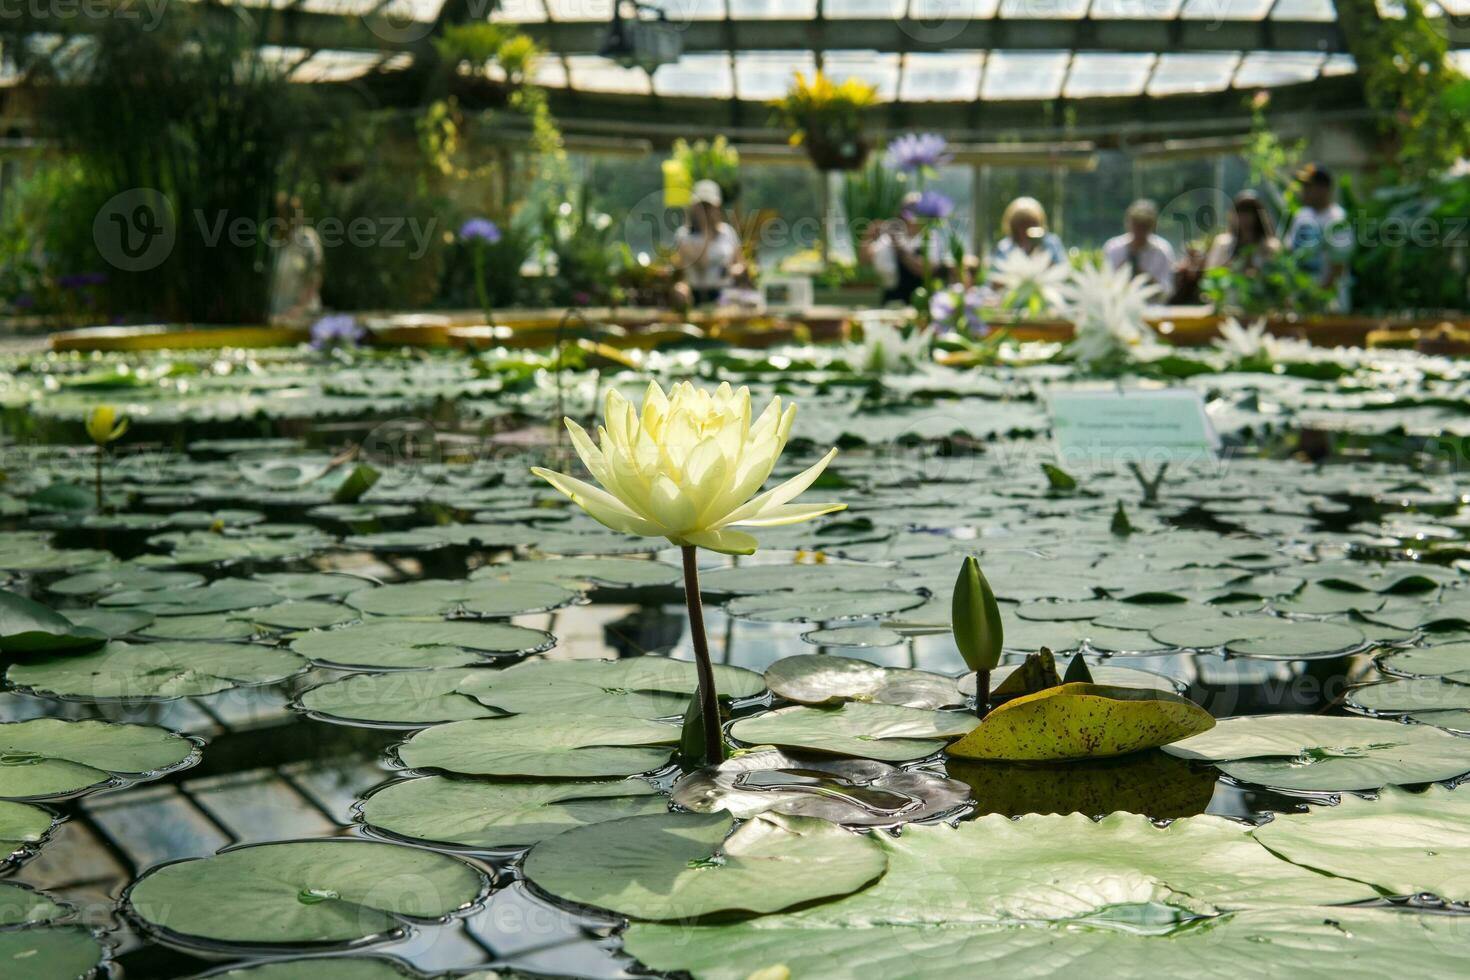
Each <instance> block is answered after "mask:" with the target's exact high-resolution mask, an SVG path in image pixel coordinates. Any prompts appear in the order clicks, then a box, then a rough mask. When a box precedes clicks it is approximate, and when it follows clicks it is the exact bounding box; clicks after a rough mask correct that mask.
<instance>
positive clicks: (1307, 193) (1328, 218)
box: [1284, 163, 1353, 313]
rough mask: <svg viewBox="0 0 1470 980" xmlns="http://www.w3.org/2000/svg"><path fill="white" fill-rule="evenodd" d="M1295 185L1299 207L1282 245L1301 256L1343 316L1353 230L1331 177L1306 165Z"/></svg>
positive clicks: (1348, 287)
mask: <svg viewBox="0 0 1470 980" xmlns="http://www.w3.org/2000/svg"><path fill="white" fill-rule="evenodd" d="M1296 182H1297V185H1298V188H1299V191H1298V193H1299V194H1300V196H1301V202H1302V206H1301V207H1300V208H1298V209H1297V211H1296V214H1294V215H1292V216H1291V221H1290V222H1289V223H1288V224H1287V226H1286V238H1285V241H1284V244H1285V246H1286V248H1287V249H1289V250H1290V251H1292V252H1297V253H1300V254H1301V255H1302V258H1303V261H1302V268H1303V269H1305V270H1306V271H1307V272H1308V273H1310V274H1311V275H1312V277H1313V278H1314V279H1315V280H1316V281H1317V285H1319V286H1321V287H1322V288H1323V289H1327V290H1330V291H1331V292H1332V293H1333V297H1334V298H1333V301H1332V310H1333V311H1334V312H1336V313H1346V312H1347V310H1348V305H1349V302H1350V300H1349V298H1348V297H1349V292H1350V291H1351V289H1352V283H1351V274H1350V273H1349V272H1348V266H1347V263H1348V259H1349V257H1350V256H1351V255H1352V250H1353V229H1352V226H1351V225H1349V224H1348V217H1347V212H1346V211H1344V210H1343V208H1342V205H1341V204H1338V203H1337V202H1336V201H1335V200H1333V198H1334V197H1335V196H1336V193H1335V187H1334V182H1333V179H1332V174H1331V173H1330V172H1328V170H1327V169H1326V168H1324V167H1319V166H1318V165H1317V164H1315V163H1309V164H1307V165H1306V166H1305V167H1303V168H1302V169H1301V170H1299V171H1297V175H1296Z"/></svg>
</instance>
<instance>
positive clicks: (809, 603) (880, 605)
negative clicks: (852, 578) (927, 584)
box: [725, 589, 926, 623]
mask: <svg viewBox="0 0 1470 980" xmlns="http://www.w3.org/2000/svg"><path fill="white" fill-rule="evenodd" d="M925 601H926V600H925V597H924V596H921V595H918V594H917V593H913V592H898V591H894V590H891V589H883V590H877V589H874V590H868V591H859V590H853V591H812V592H807V591H802V592H762V593H758V594H756V595H746V596H740V597H739V598H736V599H731V600H730V601H729V602H728V603H726V604H725V611H726V612H728V613H729V614H730V615H731V616H738V617H740V618H741V619H753V620H756V621H757V622H762V623H825V622H830V621H832V620H841V619H860V618H864V617H868V616H888V615H891V614H893V613H897V612H902V611H904V610H905V609H913V608H914V607H916V606H921V605H923V604H924V602H925Z"/></svg>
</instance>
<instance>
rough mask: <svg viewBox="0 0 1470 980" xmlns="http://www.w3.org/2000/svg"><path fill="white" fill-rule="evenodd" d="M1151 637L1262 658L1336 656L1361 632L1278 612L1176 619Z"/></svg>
mask: <svg viewBox="0 0 1470 980" xmlns="http://www.w3.org/2000/svg"><path fill="white" fill-rule="evenodd" d="M1151 635H1152V636H1153V638H1154V639H1155V640H1157V641H1159V642H1160V643H1164V644H1167V645H1169V646H1176V647H1185V648H1188V649H1196V650H1208V649H1213V648H1215V647H1224V648H1225V650H1226V652H1227V653H1232V654H1235V655H1236V656H1240V657H1257V658H1261V659H1266V660H1313V659H1318V658H1324V657H1340V656H1342V655H1343V654H1345V653H1350V652H1352V651H1354V650H1356V649H1357V648H1359V647H1361V646H1362V645H1363V642H1364V636H1363V633H1362V631H1361V630H1359V629H1357V628H1356V627H1354V626H1348V625H1346V624H1344V623H1324V622H1321V621H1319V620H1294V619H1283V618H1282V617H1279V616H1221V617H1218V618H1216V619H1203V620H1178V621H1175V622H1170V623H1165V624H1163V625H1162V626H1156V627H1154V628H1153V630H1152V631H1151Z"/></svg>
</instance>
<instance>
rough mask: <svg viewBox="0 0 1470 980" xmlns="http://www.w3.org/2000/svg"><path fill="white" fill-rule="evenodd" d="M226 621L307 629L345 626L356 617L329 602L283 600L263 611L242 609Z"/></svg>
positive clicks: (275, 627) (278, 627) (354, 614)
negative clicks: (230, 619)
mask: <svg viewBox="0 0 1470 980" xmlns="http://www.w3.org/2000/svg"><path fill="white" fill-rule="evenodd" d="M230 618H232V619H240V620H244V621H245V622H248V623H252V624H255V625H258V626H264V627H270V628H274V629H292V630H310V629H325V628H326V627H328V626H338V625H341V624H342V623H349V622H352V621H353V620H355V619H358V618H359V616H358V614H357V613H356V612H355V611H353V610H351V609H348V608H346V607H345V606H339V605H337V604H336V603H333V602H321V601H318V600H315V599H287V600H286V601H285V602H278V603H276V604H275V605H272V606H268V607H266V608H265V609H246V610H244V611H242V612H237V613H231V614H230Z"/></svg>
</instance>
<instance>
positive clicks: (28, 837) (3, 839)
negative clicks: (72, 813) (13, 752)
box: [0, 763, 56, 847]
mask: <svg viewBox="0 0 1470 980" xmlns="http://www.w3.org/2000/svg"><path fill="white" fill-rule="evenodd" d="M0 764H3V763H0ZM55 823H56V817H54V816H53V815H52V814H51V813H50V811H47V810H43V809H41V808H40V807H38V806H31V805H30V804H28V803H13V802H11V801H10V800H0V844H5V845H8V846H10V847H17V846H24V845H26V844H38V843H40V842H41V841H42V840H44V839H45V837H46V835H47V834H48V833H50V831H51V827H52V826H53V825H54V824H55Z"/></svg>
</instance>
